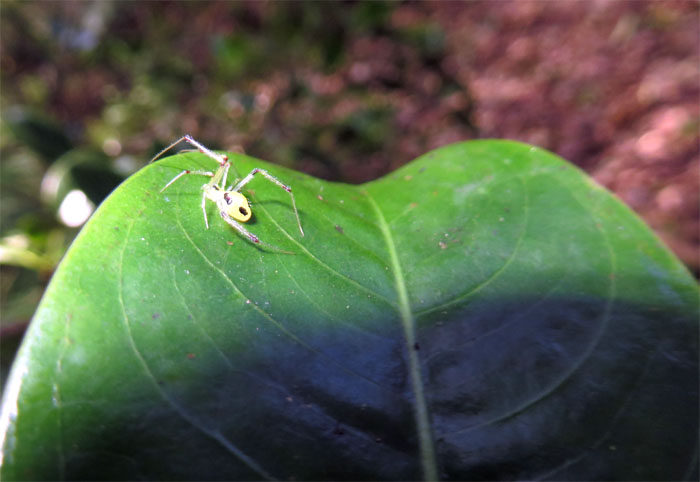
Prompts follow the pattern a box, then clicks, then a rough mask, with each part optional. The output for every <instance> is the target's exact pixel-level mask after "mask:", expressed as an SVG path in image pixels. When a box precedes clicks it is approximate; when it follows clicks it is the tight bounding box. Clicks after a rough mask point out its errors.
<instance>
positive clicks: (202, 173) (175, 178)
mask: <svg viewBox="0 0 700 482" xmlns="http://www.w3.org/2000/svg"><path fill="white" fill-rule="evenodd" d="M185 174H199V175H200V176H208V177H214V173H213V172H211V171H190V170H189V169H185V170H184V171H182V172H181V173H180V174H178V175H177V176H175V177H174V178H172V179H171V180H170V182H169V183H168V184H166V185H165V186H163V189H161V190H160V192H163V191H165V190H166V189H168V188H169V187H170V185H171V184H172V183H174V182H175V181H177V180H178V179H180V178H181V177H182V176H184V175H185Z"/></svg>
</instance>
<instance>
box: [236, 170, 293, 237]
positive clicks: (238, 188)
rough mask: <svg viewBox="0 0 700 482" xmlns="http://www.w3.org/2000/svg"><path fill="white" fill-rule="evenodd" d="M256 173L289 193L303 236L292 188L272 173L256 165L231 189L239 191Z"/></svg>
mask: <svg viewBox="0 0 700 482" xmlns="http://www.w3.org/2000/svg"><path fill="white" fill-rule="evenodd" d="M256 174H262V175H263V176H264V177H265V179H267V180H268V181H270V182H272V183H274V184H276V185H277V186H279V187H281V188H282V189H284V190H285V191H287V192H288V193H289V197H291V198H292V207H293V208H294V215H295V216H296V218H297V226H299V232H300V233H301V235H302V236H304V230H303V229H302V227H301V220H300V219H299V211H298V210H297V203H296V201H295V200H294V194H292V188H291V187H289V186H287V185H286V184H284V183H282V181H280V180H279V179H277V178H276V177H275V176H273V175H272V174H270V173H268V172H267V171H266V170H265V169H260V168H259V167H256V168H255V169H253V170H252V171H250V174H248V175H247V176H246V177H244V178H243V180H241V182H239V183H238V184H236V187H234V188H233V190H234V191H236V192H241V189H243V186H245V185H246V184H248V183H249V182H250V181H251V180H252V179H253V177H254V176H255V175H256Z"/></svg>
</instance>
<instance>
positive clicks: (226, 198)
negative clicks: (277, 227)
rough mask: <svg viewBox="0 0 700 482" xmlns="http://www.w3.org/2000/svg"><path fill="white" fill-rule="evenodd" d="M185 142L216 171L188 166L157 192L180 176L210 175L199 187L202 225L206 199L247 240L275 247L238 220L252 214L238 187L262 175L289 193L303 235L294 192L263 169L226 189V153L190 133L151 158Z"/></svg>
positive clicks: (206, 222) (205, 216) (255, 171)
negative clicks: (212, 203) (219, 152)
mask: <svg viewBox="0 0 700 482" xmlns="http://www.w3.org/2000/svg"><path fill="white" fill-rule="evenodd" d="M182 141H185V142H187V143H188V144H190V145H192V146H194V147H196V148H197V150H198V151H199V152H201V153H202V154H205V155H207V156H208V157H210V158H212V159H214V160H215V161H216V162H217V163H218V164H219V168H218V169H217V170H216V172H211V171H190V170H188V169H185V170H184V171H182V172H181V173H179V174H178V175H177V176H175V177H174V178H172V179H171V180H170V182H169V183H167V184H166V185H165V186H163V189H161V190H160V192H163V191H165V190H166V189H168V188H169V187H170V185H171V184H173V183H174V182H175V181H177V180H178V179H180V178H181V177H182V176H184V175H185V174H199V175H200V176H207V177H210V178H211V179H210V180H209V182H208V183H206V184H204V185H203V186H202V191H203V192H202V212H203V213H204V225H205V226H206V228H207V229H209V221H208V219H207V209H206V201H207V199H209V200H210V201H213V202H214V204H216V207H217V209H218V210H219V214H220V215H221V218H222V219H223V220H224V221H226V222H227V223H228V224H229V225H230V226H231V227H233V228H234V229H235V230H236V231H238V232H239V233H240V234H242V235H243V236H245V237H246V238H248V240H250V242H252V243H255V244H262V245H266V246H269V247H272V248H275V249H279V248H276V247H275V246H273V245H271V244H268V243H265V242H264V241H261V240H260V238H258V237H257V236H256V235H255V234H253V233H251V232H250V231H248V230H247V229H246V228H244V227H243V225H242V224H241V223H245V222H248V221H249V220H250V217H251V215H252V211H251V209H250V202H248V198H246V197H245V196H244V195H243V194H242V193H241V189H243V187H244V186H245V185H246V184H248V183H249V182H250V181H251V180H252V179H253V177H255V175H256V174H262V175H263V176H264V177H265V179H267V180H268V181H270V182H272V183H274V184H275V185H277V186H279V187H281V188H282V189H284V190H285V191H287V192H288V193H289V196H290V197H291V199H292V207H293V208H294V215H295V216H296V218H297V225H298V226H299V232H300V233H301V235H302V236H304V230H303V229H302V227H301V220H300V219H299V212H298V211H297V204H296V201H295V200H294V194H292V188H291V187H289V186H287V185H286V184H283V183H282V182H281V181H280V180H279V179H277V178H276V177H275V176H273V175H271V174H269V173H268V172H267V171H266V170H265V169H260V168H258V167H256V168H255V169H253V170H252V171H250V173H249V174H248V175H247V176H246V177H244V178H243V179H242V180H241V181H240V182H239V183H238V184H236V185H235V186H229V187H228V188H226V177H227V176H228V170H229V168H230V167H231V163H230V162H229V160H228V156H226V155H221V154H217V153H216V152H214V151H212V150H209V149H207V148H206V147H204V146H203V145H202V144H200V143H199V142H197V141H195V140H194V139H193V138H192V136H189V135H185V136H182V137H181V138H180V139H178V140H176V141H175V142H173V143H172V144H170V145H169V146H168V147H166V148H165V149H163V150H162V151H160V152H159V153H158V154H157V155H156V156H155V157H154V158H153V160H156V159H158V158H159V157H161V156H162V155H163V154H164V153H165V152H167V151H168V150H170V149H172V148H173V147H175V146H176V145H177V144H179V143H180V142H182Z"/></svg>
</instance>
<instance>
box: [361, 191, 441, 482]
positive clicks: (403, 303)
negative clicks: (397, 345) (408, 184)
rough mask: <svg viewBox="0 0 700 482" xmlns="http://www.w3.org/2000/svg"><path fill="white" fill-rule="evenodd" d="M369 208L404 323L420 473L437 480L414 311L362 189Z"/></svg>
mask: <svg viewBox="0 0 700 482" xmlns="http://www.w3.org/2000/svg"><path fill="white" fill-rule="evenodd" d="M364 194H365V195H366V197H367V199H368V201H369V203H370V205H371V206H372V210H373V211H374V213H375V215H376V217H377V225H378V226H379V229H380V231H381V233H382V236H383V237H384V240H385V241H386V246H387V250H388V252H389V259H390V263H391V271H392V273H393V274H394V280H395V283H396V294H397V296H398V300H399V304H398V311H399V315H400V316H401V324H402V326H403V331H404V337H405V339H406V352H407V353H408V364H409V372H410V376H411V384H412V387H413V395H414V398H415V400H414V407H413V408H414V416H415V418H416V426H417V428H418V443H419V448H420V459H421V466H422V468H423V477H424V479H425V480H438V473H437V461H436V459H435V446H434V444H433V437H432V430H431V426H430V416H429V414H428V406H427V402H426V399H425V388H424V386H423V377H422V375H421V369H420V360H419V358H418V351H417V349H416V331H415V319H414V317H413V311H412V310H411V305H410V303H409V300H408V290H407V289H406V283H405V278H404V275H403V271H402V269H401V263H400V262H399V256H398V253H397V251H396V245H395V244H394V238H393V236H392V234H391V230H390V228H389V224H388V223H387V222H386V219H385V218H384V214H383V213H382V211H381V210H380V209H379V206H378V205H377V203H376V201H375V200H374V199H373V198H372V196H371V195H370V193H369V192H366V191H365V192H364Z"/></svg>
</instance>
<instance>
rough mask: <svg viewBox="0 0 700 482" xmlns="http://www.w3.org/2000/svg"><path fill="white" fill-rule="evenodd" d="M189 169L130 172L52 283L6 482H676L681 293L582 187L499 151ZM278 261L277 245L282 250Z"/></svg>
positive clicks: (569, 169)
mask: <svg viewBox="0 0 700 482" xmlns="http://www.w3.org/2000/svg"><path fill="white" fill-rule="evenodd" d="M231 159H232V160H233V162H234V164H235V166H236V168H237V170H238V172H239V173H240V174H246V173H247V172H248V171H250V170H251V169H252V168H253V167H264V168H266V169H269V171H270V172H271V173H272V174H273V175H275V176H278V177H279V178H280V179H281V180H282V181H284V182H286V183H288V184H289V185H291V186H292V187H293V189H294V194H295V196H296V200H297V205H298V207H299V213H300V216H301V222H302V224H303V227H304V230H305V232H306V236H304V237H302V236H301V234H300V233H299V231H298V229H297V226H296V222H295V218H294V213H293V210H292V208H291V203H290V198H289V196H288V194H287V193H286V192H285V191H284V190H282V189H280V188H278V187H277V186H274V185H273V184H271V183H269V182H267V181H265V180H264V179H255V180H254V181H253V182H251V183H250V184H249V185H248V187H249V188H250V190H248V191H245V192H246V193H247V195H248V196H249V197H250V199H251V201H252V203H253V205H252V208H253V211H254V213H255V214H254V218H253V220H252V222H251V223H248V224H247V225H246V226H247V227H248V228H249V229H250V231H251V232H253V233H255V234H257V235H258V236H259V237H260V238H261V239H262V240H263V241H265V242H267V243H270V244H272V245H275V246H277V247H278V248H280V249H279V250H277V251H276V250H273V249H268V248H266V247H262V248H261V247H258V246H255V245H253V244H252V243H250V242H249V241H247V240H246V239H244V238H242V237H241V236H240V235H238V234H237V233H236V232H235V231H234V230H233V229H232V228H231V227H230V226H228V225H227V224H225V223H224V222H223V221H222V219H221V218H220V217H219V216H218V215H217V213H216V212H215V206H214V204H213V203H211V202H207V212H208V216H209V222H210V225H211V228H210V229H209V230H206V229H205V228H204V220H203V216H202V211H201V204H200V203H201V190H200V186H201V185H202V184H203V183H205V182H206V181H207V179H206V178H205V177H202V176H194V175H190V176H184V177H183V178H182V179H180V180H178V181H177V182H176V183H175V184H173V185H172V186H171V187H170V188H169V189H168V190H166V191H165V192H164V193H159V190H160V189H161V188H162V187H163V186H164V185H165V184H166V182H167V181H168V180H170V179H172V177H173V176H174V175H175V174H177V173H178V172H179V171H180V170H182V169H213V168H214V167H216V166H215V165H214V166H212V164H214V163H213V162H212V161H211V159H209V158H207V157H205V156H203V155H202V154H199V153H187V154H181V155H177V156H173V157H170V158H167V159H165V160H163V161H160V162H157V163H155V164H153V165H150V166H148V167H147V168H145V169H143V170H142V171H140V172H139V173H137V174H136V175H134V176H132V177H131V178H130V179H128V180H127V181H126V182H125V183H124V184H123V185H122V186H121V187H120V188H118V189H117V190H116V191H115V192H114V193H113V194H112V195H111V196H110V197H109V198H108V199H107V200H106V201H105V202H104V203H103V205H102V206H101V207H100V209H99V210H98V211H97V212H96V213H95V215H94V217H93V218H92V219H91V220H90V222H89V223H88V225H86V227H85V228H84V230H83V231H82V233H81V234H80V236H79V237H78V239H76V241H75V243H74V245H73V246H72V248H71V249H70V251H69V253H68V254H67V255H66V257H65V259H64V260H63V262H62V264H61V266H60V268H59V269H58V271H57V272H56V274H55V276H54V279H53V280H52V282H51V285H50V287H49V289H48V291H47V293H46V296H45V297H44V299H43V301H42V303H41V306H40V308H39V310H38V311H37V313H36V315H35V318H34V320H33V321H32V324H31V327H30V330H29V332H28V334H27V336H26V339H25V341H24V343H23V346H22V349H21V352H20V355H19V357H18V359H17V361H16V364H15V366H14V367H13V372H12V375H11V380H10V383H9V385H8V387H7V388H6V390H5V400H4V404H3V412H2V419H1V421H0V422H1V424H2V430H3V440H4V443H3V447H2V454H3V457H4V460H3V466H2V477H3V480H16V479H35V480H36V479H107V478H108V479H128V480H133V479H169V480H174V479H192V480H207V479H227V480H234V479H243V480H258V479H282V480H287V479H289V480H291V479H297V480H310V479H324V480H327V479H344V480H377V479H394V480H398V479H400V480H414V479H436V478H440V479H446V480H447V479H452V480H495V479H528V480H529V479H542V480H603V479H604V480H630V479H635V480H656V479H668V480H678V479H684V478H692V477H694V476H696V475H697V453H698V440H697V435H698V432H697V428H698V320H697V316H698V287H697V284H696V282H695V280H694V279H693V278H692V277H691V276H690V275H689V273H688V272H687V271H686V270H685V268H684V267H683V266H682V265H681V264H680V263H679V262H678V261H677V260H676V259H675V258H674V257H673V256H672V255H671V254H670V253H669V252H668V251H667V249H666V248H664V247H663V246H662V245H661V243H660V242H659V240H658V239H657V238H656V237H655V236H654V235H653V234H652V233H651V232H650V230H649V229H648V228H647V227H646V226H645V225H644V224H643V223H642V222H641V221H640V220H639V219H638V218H637V217H636V216H635V215H634V214H632V213H631V211H630V210H629V209H628V208H626V207H625V206H624V205H622V203H620V202H619V201H618V200H616V199H615V198H614V197H613V196H611V195H610V194H609V193H608V192H606V191H605V190H604V189H603V188H601V187H599V186H598V185H596V184H595V183H594V182H593V181H591V180H590V179H589V178H588V177H586V175H585V174H583V173H582V172H580V171H579V170H578V169H576V168H575V167H573V166H571V165H569V164H568V163H566V162H565V161H563V160H561V159H560V158H558V157H556V156H554V155H553V154H551V153H548V152H546V151H543V150H541V149H537V148H535V147H531V146H528V145H524V144H520V143H515V142H509V141H496V140H484V141H472V142H466V143H459V144H454V145H451V146H447V147H444V148H441V149H438V150H436V151H433V152H430V153H428V154H426V155H424V156H422V157H420V158H419V159H417V160H415V161H414V162H412V163H410V164H408V165H406V166H404V167H403V168H401V169H399V170H397V171H396V172H394V173H391V174H389V175H387V176H386V177H384V178H382V179H379V180H377V181H374V182H370V183H368V184H365V185H361V186H351V185H343V184H335V183H330V182H325V181H321V180H318V179H313V178H310V177H308V176H305V175H302V174H299V173H294V172H291V171H288V170H285V169H283V168H280V167H276V166H273V165H268V164H266V163H264V162H262V161H258V160H255V159H251V158H248V157H245V156H242V155H234V154H232V155H231ZM282 250H284V251H290V252H292V253H293V254H284V253H283V252H281V251H282Z"/></svg>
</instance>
